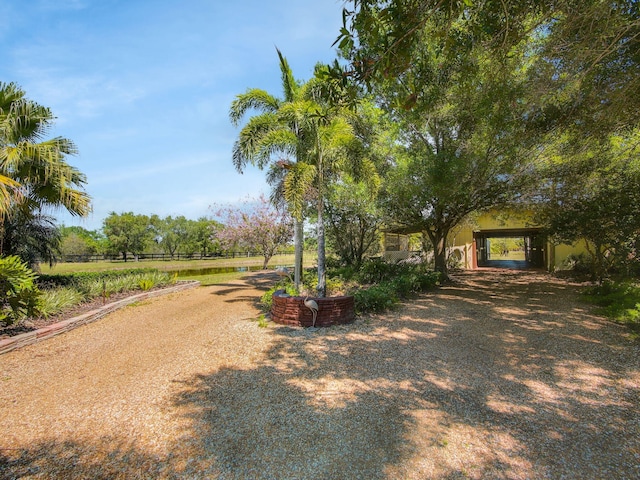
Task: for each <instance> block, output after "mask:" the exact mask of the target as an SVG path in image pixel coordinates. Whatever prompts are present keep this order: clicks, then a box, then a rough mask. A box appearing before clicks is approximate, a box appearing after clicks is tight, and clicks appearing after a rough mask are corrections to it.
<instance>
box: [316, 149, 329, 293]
mask: <svg viewBox="0 0 640 480" xmlns="http://www.w3.org/2000/svg"><path fill="white" fill-rule="evenodd" d="M318 143H319V142H318ZM318 150H320V149H319V148H318ZM317 168H318V225H317V228H318V287H317V294H318V297H320V298H324V297H326V296H327V270H326V269H327V266H326V261H325V253H326V252H325V242H324V198H323V197H324V175H323V173H324V170H323V168H324V166H323V164H322V154H321V153H320V154H319V155H318V165H317Z"/></svg>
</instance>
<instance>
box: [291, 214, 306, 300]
mask: <svg viewBox="0 0 640 480" xmlns="http://www.w3.org/2000/svg"><path fill="white" fill-rule="evenodd" d="M303 226H304V222H303V221H302V220H298V219H297V218H295V219H294V220H293V245H294V256H295V259H294V264H295V265H294V267H293V286H294V288H295V289H296V290H297V291H300V283H301V278H302V252H303V247H304V232H303V230H302V228H303Z"/></svg>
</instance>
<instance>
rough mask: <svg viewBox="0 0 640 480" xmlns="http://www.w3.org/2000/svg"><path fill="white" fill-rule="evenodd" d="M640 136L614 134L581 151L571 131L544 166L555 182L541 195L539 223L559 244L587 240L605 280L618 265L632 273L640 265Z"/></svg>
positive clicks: (596, 271) (597, 272)
mask: <svg viewBox="0 0 640 480" xmlns="http://www.w3.org/2000/svg"><path fill="white" fill-rule="evenodd" d="M639 140H640V134H639V133H638V132H637V131H636V132H634V133H632V134H628V135H625V136H611V137H610V138H609V140H608V142H606V143H603V142H597V143H595V142H592V143H591V145H590V148H589V149H582V150H581V151H580V152H578V153H576V152H575V151H574V150H573V148H572V147H570V146H567V144H572V143H573V142H574V139H572V138H571V136H570V135H565V136H563V137H561V138H558V139H557V140H556V142H555V143H554V144H553V145H552V146H553V147H554V151H553V152H549V154H548V162H547V164H546V165H545V169H544V170H543V171H544V173H545V178H547V179H549V181H548V182H547V183H546V184H545V188H543V189H542V190H541V192H540V195H539V199H540V201H539V202H538V204H537V213H538V220H539V222H540V223H541V224H543V225H546V226H547V230H548V233H549V234H550V235H551V238H552V239H553V240H555V241H556V242H558V243H567V244H571V243H574V242H584V245H585V246H586V250H587V252H588V254H589V256H590V260H591V262H590V263H591V265H592V274H593V275H594V277H595V278H596V279H598V280H600V281H602V279H603V278H604V277H605V276H606V275H608V274H609V273H610V271H611V270H612V269H617V270H618V271H621V272H624V273H630V271H632V270H634V269H637V268H638V266H639V262H640V146H639V145H640V142H639ZM549 150H551V149H549ZM566 151H568V152H570V153H569V154H567V153H566ZM552 153H555V154H552ZM625 270H626V271H625Z"/></svg>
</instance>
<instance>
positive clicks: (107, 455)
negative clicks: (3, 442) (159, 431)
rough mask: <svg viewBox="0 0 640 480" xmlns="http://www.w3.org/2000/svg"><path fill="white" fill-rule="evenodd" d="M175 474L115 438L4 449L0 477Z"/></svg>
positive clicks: (167, 467) (160, 463)
mask: <svg viewBox="0 0 640 480" xmlns="http://www.w3.org/2000/svg"><path fill="white" fill-rule="evenodd" d="M173 474H174V472H172V471H171V470H170V467H169V466H168V465H167V464H166V463H165V462H163V461H162V460H161V459H159V458H156V457H153V456H150V455H148V454H145V453H143V452H142V451H140V450H138V449H137V448H136V447H135V446H123V445H119V444H118V441H117V440H114V439H99V440H96V441H95V442H92V443H91V444H84V443H79V442H75V441H74V442H72V441H57V440H51V441H50V442H45V443H41V444H37V445H33V446H31V447H30V448H29V449H27V450H22V451H20V452H16V454H15V455H9V452H7V451H2V450H0V478H3V479H18V478H52V479H53V478H55V479H63V478H65V479H76V478H83V479H84V478H86V479H104V480H107V479H116V478H163V477H164V478H167V477H171V476H173Z"/></svg>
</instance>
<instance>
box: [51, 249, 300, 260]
mask: <svg viewBox="0 0 640 480" xmlns="http://www.w3.org/2000/svg"><path fill="white" fill-rule="evenodd" d="M276 255H293V252H276ZM247 257H262V255H261V254H260V253H258V252H255V251H244V252H218V253H213V254H209V255H202V254H200V253H193V254H189V255H187V254H184V253H176V254H174V255H173V256H171V255H169V254H168V253H141V254H139V255H138V256H137V257H136V256H135V255H133V254H127V261H136V260H138V261H144V260H164V261H167V262H168V261H171V260H215V259H218V258H220V259H223V258H247ZM105 261H107V262H122V261H124V257H123V256H122V254H121V253H120V254H103V255H60V256H59V257H58V262H60V263H80V262H105Z"/></svg>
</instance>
